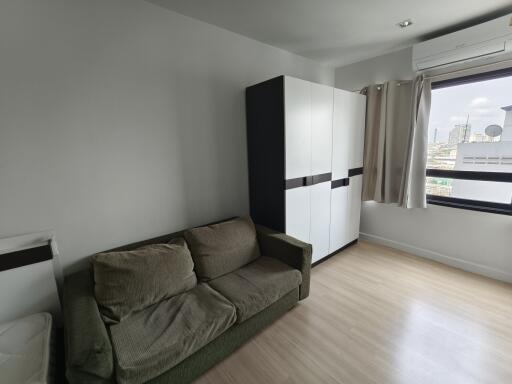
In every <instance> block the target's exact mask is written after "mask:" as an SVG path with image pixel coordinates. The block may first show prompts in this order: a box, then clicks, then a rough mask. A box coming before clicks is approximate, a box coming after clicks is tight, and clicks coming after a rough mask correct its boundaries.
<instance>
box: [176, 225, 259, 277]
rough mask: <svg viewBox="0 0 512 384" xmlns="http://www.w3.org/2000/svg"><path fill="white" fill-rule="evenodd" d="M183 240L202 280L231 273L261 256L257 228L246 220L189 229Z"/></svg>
mask: <svg viewBox="0 0 512 384" xmlns="http://www.w3.org/2000/svg"><path fill="white" fill-rule="evenodd" d="M185 239H186V240H187V243H188V245H189V247H190V250H191V252H192V258H193V259H194V264H195V271H196V274H197V276H198V277H199V278H200V279H201V280H203V281H209V280H211V279H215V278H216V277H219V276H222V275H225V274H226V273H230V272H233V271H234V270H236V269H238V268H240V267H243V266H244V265H246V264H248V263H250V262H251V261H253V260H256V259H257V258H258V257H259V256H260V249H259V246H258V240H257V237H256V228H255V227H254V224H253V222H252V220H251V219H250V218H249V217H245V218H236V219H232V220H228V221H223V222H221V223H218V224H212V225H207V226H205V227H198V228H192V229H189V230H187V231H185Z"/></svg>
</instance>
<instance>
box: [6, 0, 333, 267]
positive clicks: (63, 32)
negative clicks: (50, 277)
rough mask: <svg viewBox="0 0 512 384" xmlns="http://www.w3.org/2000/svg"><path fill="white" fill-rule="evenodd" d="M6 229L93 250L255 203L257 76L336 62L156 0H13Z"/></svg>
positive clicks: (70, 263)
mask: <svg viewBox="0 0 512 384" xmlns="http://www.w3.org/2000/svg"><path fill="white" fill-rule="evenodd" d="M0 47H1V56H2V59H1V61H0V237H5V236H12V235H17V234H21V233H28V232H33V231H40V230H46V229H53V230H54V231H55V233H56V237H57V241H58V245H59V249H60V254H61V257H62V264H63V265H64V267H65V268H66V270H67V271H70V270H73V269H74V268H76V267H77V262H79V261H80V260H84V256H86V255H89V254H92V253H94V252H96V251H99V250H104V249H107V248H110V247H114V246H117V245H121V244H125V243H128V242H133V241H137V240H142V239H145V238H148V237H152V236H157V235H159V234H164V233H168V232H171V231H174V230H178V229H182V228H185V227H188V226H192V225H198V224H202V223H205V222H209V221H212V220H217V219H220V218H224V217H228V216H232V215H240V214H247V213H248V209H249V202H248V200H249V197H248V180H247V160H246V137H245V112H244V108H245V106H244V88H245V87H246V86H248V85H250V84H253V83H257V82H259V81H263V80H266V79H268V78H271V77H273V76H277V75H280V74H289V75H293V76H297V77H301V78H304V79H307V80H312V81H316V82H320V83H325V84H330V85H333V84H334V70H333V69H332V68H329V67H324V66H321V65H319V64H316V63H313V62H312V61H309V60H307V59H304V58H301V57H298V56H296V55H293V54H291V53H288V52H285V51H282V50H279V49H276V48H273V47H270V46H267V45H264V44H261V43H259V42H256V41H254V40H251V39H248V38H245V37H242V36H239V35H236V34H234V33H231V32H228V31H226V30H222V29H219V28H217V27H213V26H211V25H208V24H205V23H202V22H199V21H195V20H193V19H190V18H187V17H184V16H181V15H178V14H176V13H173V12H170V11H168V10H165V9H163V8H160V7H158V6H156V5H153V4H151V3H148V2H145V1H143V0H44V1H43V0H16V1H4V2H2V3H1V4H0Z"/></svg>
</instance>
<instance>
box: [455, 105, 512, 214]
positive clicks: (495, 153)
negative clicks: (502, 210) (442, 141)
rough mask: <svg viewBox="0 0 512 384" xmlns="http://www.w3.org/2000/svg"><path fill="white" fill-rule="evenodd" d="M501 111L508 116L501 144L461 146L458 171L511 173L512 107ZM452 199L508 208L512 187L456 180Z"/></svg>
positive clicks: (485, 182)
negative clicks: (488, 202)
mask: <svg viewBox="0 0 512 384" xmlns="http://www.w3.org/2000/svg"><path fill="white" fill-rule="evenodd" d="M502 109H503V110H505V111H506V112H507V114H506V116H505V122H504V124H503V133H502V134H501V141H496V142H491V141H490V140H491V139H490V138H489V139H487V140H486V141H484V142H474V143H467V142H463V143H460V144H458V146H457V158H456V160H455V167H454V169H455V170H458V171H482V172H512V106H508V107H503V108H502ZM451 196H452V197H458V198H462V199H471V200H484V201H492V202H496V203H506V204H508V203H510V202H511V200H512V184H511V183H497V182H492V181H472V180H456V179H454V180H453V182H452V190H451Z"/></svg>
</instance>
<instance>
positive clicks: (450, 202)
mask: <svg viewBox="0 0 512 384" xmlns="http://www.w3.org/2000/svg"><path fill="white" fill-rule="evenodd" d="M509 76H512V67H509V68H504V69H499V70H496V71H490V72H482V73H477V74H474V75H469V76H461V77H454V78H450V79H447V80H440V81H433V82H432V89H433V90H434V89H441V88H447V87H453V86H457V85H463V84H469V83H476V82H479V81H486V80H493V79H499V78H502V77H509ZM427 177H439V178H445V179H459V180H476V181H495V182H502V183H503V182H505V183H512V172H480V171H460V170H447V169H436V168H427V170H426V174H425V182H426V178H427ZM427 204H431V205H440V206H443V207H451V208H460V209H467V210H471V211H479V212H488V213H496V214H501V215H509V216H510V215H512V199H511V202H510V204H506V203H495V202H491V201H483V200H471V199H462V198H458V197H451V196H438V195H430V194H427Z"/></svg>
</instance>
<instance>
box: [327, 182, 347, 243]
mask: <svg viewBox="0 0 512 384" xmlns="http://www.w3.org/2000/svg"><path fill="white" fill-rule="evenodd" d="M348 188H349V187H348V186H340V187H337V188H333V189H331V228H330V231H331V235H330V240H329V253H332V252H335V251H337V250H338V249H340V248H342V247H343V246H345V245H346V244H347V243H349V242H350V240H349V236H348V231H349V223H348V216H349V209H348Z"/></svg>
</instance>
